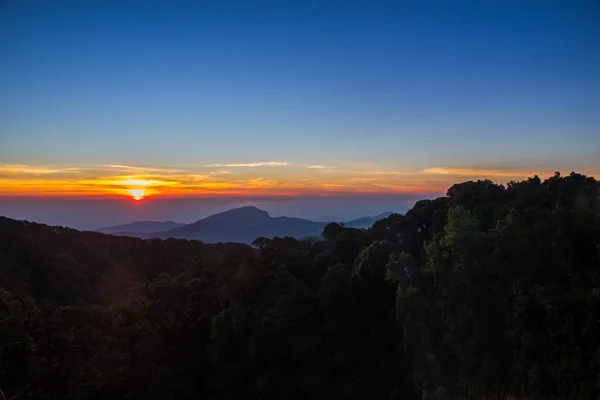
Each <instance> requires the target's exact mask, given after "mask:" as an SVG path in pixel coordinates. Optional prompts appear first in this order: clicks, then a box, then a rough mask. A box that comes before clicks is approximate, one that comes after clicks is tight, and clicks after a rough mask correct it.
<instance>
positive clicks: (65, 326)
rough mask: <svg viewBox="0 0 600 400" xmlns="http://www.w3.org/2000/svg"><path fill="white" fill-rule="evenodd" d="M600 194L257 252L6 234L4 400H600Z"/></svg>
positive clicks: (560, 181) (20, 226) (537, 200)
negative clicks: (509, 398) (509, 399)
mask: <svg viewBox="0 0 600 400" xmlns="http://www.w3.org/2000/svg"><path fill="white" fill-rule="evenodd" d="M599 195H600V185H599V183H598V182H597V181H596V180H595V179H593V178H588V177H585V176H582V175H578V174H571V175H569V176H566V177H561V176H560V175H558V174H557V175H556V176H554V177H552V178H550V179H547V180H545V181H541V180H540V179H539V178H537V177H535V178H531V179H529V180H527V181H523V182H513V183H511V184H509V185H507V186H506V187H504V186H500V185H496V184H494V183H492V182H490V181H478V182H465V183H462V184H457V185H454V186H452V187H451V188H450V189H449V190H448V193H447V196H445V197H442V198H438V199H436V200H424V201H419V202H418V203H417V204H416V205H415V206H414V207H413V208H412V209H411V210H410V211H408V212H407V213H406V215H398V214H393V215H391V216H389V217H387V218H385V219H383V220H381V221H378V222H377V223H376V224H375V225H374V226H373V227H372V228H371V229H369V230H357V229H352V228H346V227H343V226H340V225H337V224H329V225H328V226H327V227H326V228H325V230H324V232H323V235H324V237H325V240H324V241H314V240H313V241H309V240H306V241H299V240H296V239H292V238H275V239H264V238H258V239H257V240H255V242H254V249H253V248H251V247H250V246H245V245H236V244H225V245H205V244H202V243H200V242H195V241H187V240H173V239H170V240H165V241H160V240H142V239H135V238H127V237H115V236H109V235H102V234H98V233H91V232H79V231H75V230H70V229H66V228H55V227H49V226H45V225H40V224H34V223H26V222H22V221H14V220H10V219H6V218H2V219H0V286H2V287H3V289H1V293H0V352H1V354H0V388H1V389H2V392H3V394H0V398H2V396H4V397H6V398H7V399H21V398H23V399H200V398H201V399H451V398H457V399H460V398H469V399H480V398H483V397H484V396H485V397H486V398H494V397H495V396H508V395H511V396H515V397H516V398H523V399H525V398H531V399H547V398H556V399H596V398H597V397H598V395H599V394H600V319H599V317H598V316H599V315H600V254H599V252H600V248H599V245H600V200H599Z"/></svg>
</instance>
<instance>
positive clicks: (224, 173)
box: [209, 169, 232, 175]
mask: <svg viewBox="0 0 600 400" xmlns="http://www.w3.org/2000/svg"><path fill="white" fill-rule="evenodd" d="M231 173H232V172H231V171H228V170H226V169H218V170H216V171H211V172H209V174H210V175H229V174H231Z"/></svg>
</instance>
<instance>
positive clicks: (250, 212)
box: [200, 206, 270, 221]
mask: <svg viewBox="0 0 600 400" xmlns="http://www.w3.org/2000/svg"><path fill="white" fill-rule="evenodd" d="M230 217H232V218H270V215H269V213H268V212H266V211H265V210H261V209H260V208H257V207H254V206H243V207H238V208H232V209H231V210H227V211H223V212H220V213H217V214H213V215H211V216H208V217H206V218H204V219H201V220H200V221H203V220H208V219H221V218H230Z"/></svg>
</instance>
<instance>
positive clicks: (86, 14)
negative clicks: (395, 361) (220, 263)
mask: <svg viewBox="0 0 600 400" xmlns="http://www.w3.org/2000/svg"><path fill="white" fill-rule="evenodd" d="M196 3H198V4H192V2H183V1H182V2H173V1H169V2H166V1H162V2H161V1H148V2H139V1H119V2H117V1H94V0H89V1H61V2H48V1H43V2H42V1H12V0H6V1H3V2H2V3H1V4H0V197H10V198H12V199H13V200H10V201H12V202H13V203H14V201H15V199H16V198H17V197H18V198H28V199H33V200H35V201H37V202H38V203H39V202H40V201H47V202H49V203H47V204H61V203H60V202H59V203H56V201H57V199H58V200H61V199H62V200H65V201H66V199H74V198H77V199H80V200H81V199H84V200H85V199H88V200H90V201H92V200H94V201H96V200H98V199H104V200H123V199H129V200H131V199H138V201H139V200H143V201H144V202H150V201H153V200H154V201H158V200H159V199H161V200H164V199H181V198H198V199H209V198H212V199H216V198H228V199H234V200H235V201H247V200H248V199H256V198H261V199H263V198H269V197H273V198H275V197H278V198H280V197H283V198H288V199H296V198H307V199H308V198H319V197H334V198H339V199H340V200H339V203H338V204H345V203H347V202H348V199H349V198H360V199H363V200H365V202H358V203H357V204H363V206H361V207H363V208H365V207H366V208H368V209H369V210H371V209H373V211H376V210H375V209H374V207H375V206H374V204H379V203H377V202H376V201H375V200H373V201H371V202H369V201H370V200H369V199H376V198H378V199H380V198H386V199H389V198H391V197H390V196H392V197H393V196H397V197H398V198H400V197H401V198H402V199H406V198H411V199H412V198H415V197H417V198H419V197H420V198H423V197H435V196H437V195H440V194H443V193H444V192H445V190H446V189H447V188H448V187H449V186H451V185H452V184H453V183H456V182H461V181H465V180H472V179H492V180H495V181H498V182H502V183H504V182H508V181H509V180H515V179H524V178H527V177H529V176H532V175H535V174H539V175H540V176H542V177H547V176H550V175H552V174H553V173H554V171H561V172H563V173H568V172H570V171H573V170H574V171H577V172H581V173H585V174H588V175H592V176H599V175H600V157H598V154H600V73H599V72H598V71H600V4H599V3H598V2H597V1H591V0H590V1H585V0H574V1H552V0H547V1H531V0H519V1H512V0H502V1H495V0H489V1H451V0H444V1H441V0H440V1H429V0H423V1H418V2H402V1H400V2H394V3H391V2H389V3H388V2H386V3H383V2H378V1H368V2H367V1H364V2H360V1H353V2H338V1H335V2H328V1H289V2H264V1H254V2H233V1H220V2H210V1H203V2H196ZM240 199H241V200H240ZM133 201H135V200H133ZM3 204H6V203H3V202H1V201H0V214H3V213H4V214H7V212H6V210H7V209H6V208H4V210H3ZM36 204H37V203H36ZM40 204H41V203H40ZM90 204H91V203H90ZM119 204H120V203H119ZM290 204H296V203H295V202H292V203H290ZM305 204H308V203H305ZM327 204H334V203H330V202H329V203H327ZM386 206H387V203H386ZM4 207H6V206H4ZM332 207H333V206H332ZM380 207H383V205H380ZM359 208H360V207H358V206H357V208H356V210H354V211H353V212H354V213H359V211H360V209H359ZM375 208H376V207H375ZM11 210H12V208H11ZM23 210H24V209H22V210H21V211H23ZM321 211H327V212H329V211H330V210H328V209H327V210H320V209H319V210H317V209H313V210H312V211H311V212H308V211H307V212H306V213H307V214H310V215H312V216H317V215H322V214H321ZM331 211H335V207H333V209H332V210H331ZM379 211H380V212H383V211H388V209H380V210H379ZM348 212H350V211H348ZM21 214H22V213H19V215H21ZM161 215H162V214H161ZM25 217H26V215H25Z"/></svg>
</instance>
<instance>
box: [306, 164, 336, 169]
mask: <svg viewBox="0 0 600 400" xmlns="http://www.w3.org/2000/svg"><path fill="white" fill-rule="evenodd" d="M307 168H310V169H334V168H335V167H331V166H329V165H309V166H308V167H307Z"/></svg>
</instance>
